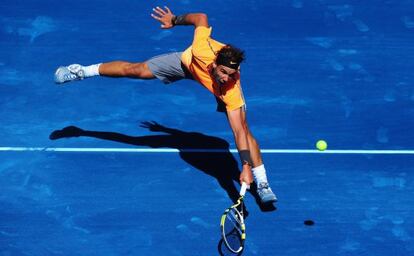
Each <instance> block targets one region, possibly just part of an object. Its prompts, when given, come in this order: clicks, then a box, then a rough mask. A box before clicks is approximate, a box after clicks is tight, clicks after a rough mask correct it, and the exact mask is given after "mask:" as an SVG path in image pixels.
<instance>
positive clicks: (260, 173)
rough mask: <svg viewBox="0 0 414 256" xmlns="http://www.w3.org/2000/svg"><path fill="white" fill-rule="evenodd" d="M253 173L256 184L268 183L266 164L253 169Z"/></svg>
mask: <svg viewBox="0 0 414 256" xmlns="http://www.w3.org/2000/svg"><path fill="white" fill-rule="evenodd" d="M252 172H253V177H254V180H255V181H256V184H260V183H261V182H267V176H266V169H265V167H264V164H262V165H259V166H257V167H254V168H252Z"/></svg>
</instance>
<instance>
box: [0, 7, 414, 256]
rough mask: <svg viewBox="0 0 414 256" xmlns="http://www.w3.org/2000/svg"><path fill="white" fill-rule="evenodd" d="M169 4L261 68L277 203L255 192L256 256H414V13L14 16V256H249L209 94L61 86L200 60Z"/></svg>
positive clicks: (8, 144)
mask: <svg viewBox="0 0 414 256" xmlns="http://www.w3.org/2000/svg"><path fill="white" fill-rule="evenodd" d="M157 5H158V6H164V5H168V6H169V7H170V9H171V10H172V11H173V12H175V13H177V14H183V13H189V12H204V13H207V14H208V17H209V24H210V25H211V26H212V28H213V32H212V37H213V38H214V39H217V40H219V41H221V42H226V43H232V44H234V45H236V46H237V47H239V48H241V49H243V50H245V52H246V55H247V60H246V62H245V63H243V64H242V66H241V70H242V72H241V73H242V75H241V84H242V86H243V92H244V96H245V98H246V102H247V118H248V123H249V127H250V130H251V131H252V132H253V134H254V135H255V137H256V139H257V140H258V142H259V144H260V147H261V149H262V152H263V160H264V164H265V166H266V169H267V172H268V178H269V182H270V184H271V186H272V189H273V191H274V192H275V193H276V194H277V196H278V202H277V203H275V204H272V205H263V204H261V203H260V201H259V199H258V195H257V194H256V193H254V189H252V190H251V191H250V192H248V193H247V195H246V207H247V211H248V217H247V218H246V246H245V249H244V251H243V255H289V256H303V255H358V256H359V255H390V254H392V255H413V254H414V243H413V241H414V217H413V216H414V135H413V134H414V133H413V132H412V131H413V130H414V121H413V120H414V73H413V72H412V70H413V66H414V47H413V46H414V13H413V11H412V10H414V3H413V2H412V1H385V0H383V1H381V0H378V1H369V2H361V1H351V0H346V1H334V0H332V1H328V0H318V1H302V0H290V1H262V0H254V1H253V0H252V1H250V0H245V1H224V2H223V1H217V0H211V1H195V0H180V1H174V2H171V3H169V2H163V1H154V2H151V3H147V1H139V2H138V1H128V0H119V1H110V0H102V1H96V0H92V1H86V2H85V1H66V0H63V1H42V2H38V1H29V0H25V1H21V0H17V1H16V0H14V1H10V0H3V1H2V2H1V3H0V46H1V47H0V95H1V96H0V98H1V100H0V124H1V125H0V134H1V137H2V138H1V139H0V255H2V256H17V255H19V256H20V255H40V256H44V255H114V256H115V255H176V256H178V255H183V256H187V255H188V256H190V255H209V256H210V255H232V254H231V253H230V252H228V251H227V250H226V248H225V247H224V246H223V244H222V243H221V241H220V240H221V236H220V217H221V215H222V213H223V211H224V209H226V208H227V207H229V206H230V205H231V204H232V202H233V201H234V200H235V199H236V198H237V196H238V190H239V187H240V186H239V184H238V176H239V173H240V163H239V157H238V154H237V151H236V150H235V149H236V145H235V143H234V139H233V133H232V131H231V129H230V127H229V124H228V122H227V119H226V117H225V115H224V114H223V113H219V112H216V101H215V99H214V97H213V96H212V95H211V94H210V93H209V92H208V91H207V90H206V89H205V88H203V87H202V86H201V85H199V84H197V83H195V82H194V81H190V80H182V81H179V82H177V83H174V84H171V85H164V84H163V83H161V82H160V81H158V80H136V79H128V78H119V79H114V78H104V77H94V78H89V79H85V80H83V81H75V82H71V83H68V84H63V85H56V84H55V83H54V81H53V74H54V72H55V70H56V68H57V67H58V66H61V65H69V64H72V63H80V64H85V65H89V64H94V63H99V62H107V61H112V60H126V61H131V62H138V61H144V60H147V59H149V58H151V57H153V56H156V55H160V54H164V53H168V52H175V51H182V50H184V49H186V48H187V47H188V46H189V45H190V44H191V42H192V39H193V30H194V29H193V27H191V26H187V27H185V26H180V27H175V28H173V29H170V30H162V29H160V27H159V23H157V21H155V20H154V19H152V18H151V16H150V14H151V12H152V8H153V7H155V6H157ZM65 128H66V129H65ZM56 134H58V136H56ZM320 139H323V140H326V141H327V142H328V149H327V150H326V151H318V150H317V149H316V148H315V143H316V141H318V140H320ZM309 222H313V225H306V224H305V223H309Z"/></svg>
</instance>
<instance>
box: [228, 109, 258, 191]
mask: <svg viewBox="0 0 414 256" xmlns="http://www.w3.org/2000/svg"><path fill="white" fill-rule="evenodd" d="M227 118H228V120H229V123H230V127H231V129H232V131H233V135H234V140H235V142H236V145H237V150H238V151H239V154H240V158H241V162H242V165H243V170H242V173H241V174H240V181H244V182H246V183H247V184H250V183H252V182H253V175H252V172H251V168H252V161H251V156H250V148H249V142H248V138H247V135H248V128H247V122H246V113H245V112H244V110H243V108H238V109H236V110H232V111H227Z"/></svg>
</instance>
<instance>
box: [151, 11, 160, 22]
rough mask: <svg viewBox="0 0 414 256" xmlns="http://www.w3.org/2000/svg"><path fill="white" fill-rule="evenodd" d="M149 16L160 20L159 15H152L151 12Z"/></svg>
mask: <svg viewBox="0 0 414 256" xmlns="http://www.w3.org/2000/svg"><path fill="white" fill-rule="evenodd" d="M151 17H153V18H154V19H156V20H159V21H161V18H160V17H158V16H156V15H154V14H153V13H151Z"/></svg>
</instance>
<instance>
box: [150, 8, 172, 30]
mask: <svg viewBox="0 0 414 256" xmlns="http://www.w3.org/2000/svg"><path fill="white" fill-rule="evenodd" d="M164 8H165V10H164V9H162V8H160V7H158V6H157V7H155V8H153V9H152V10H153V11H154V13H151V16H152V17H153V18H154V19H156V20H158V21H159V22H160V23H161V28H163V29H169V28H172V27H173V26H174V24H173V23H172V18H173V17H174V14H173V13H172V12H171V10H170V9H169V8H168V7H167V6H164Z"/></svg>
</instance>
